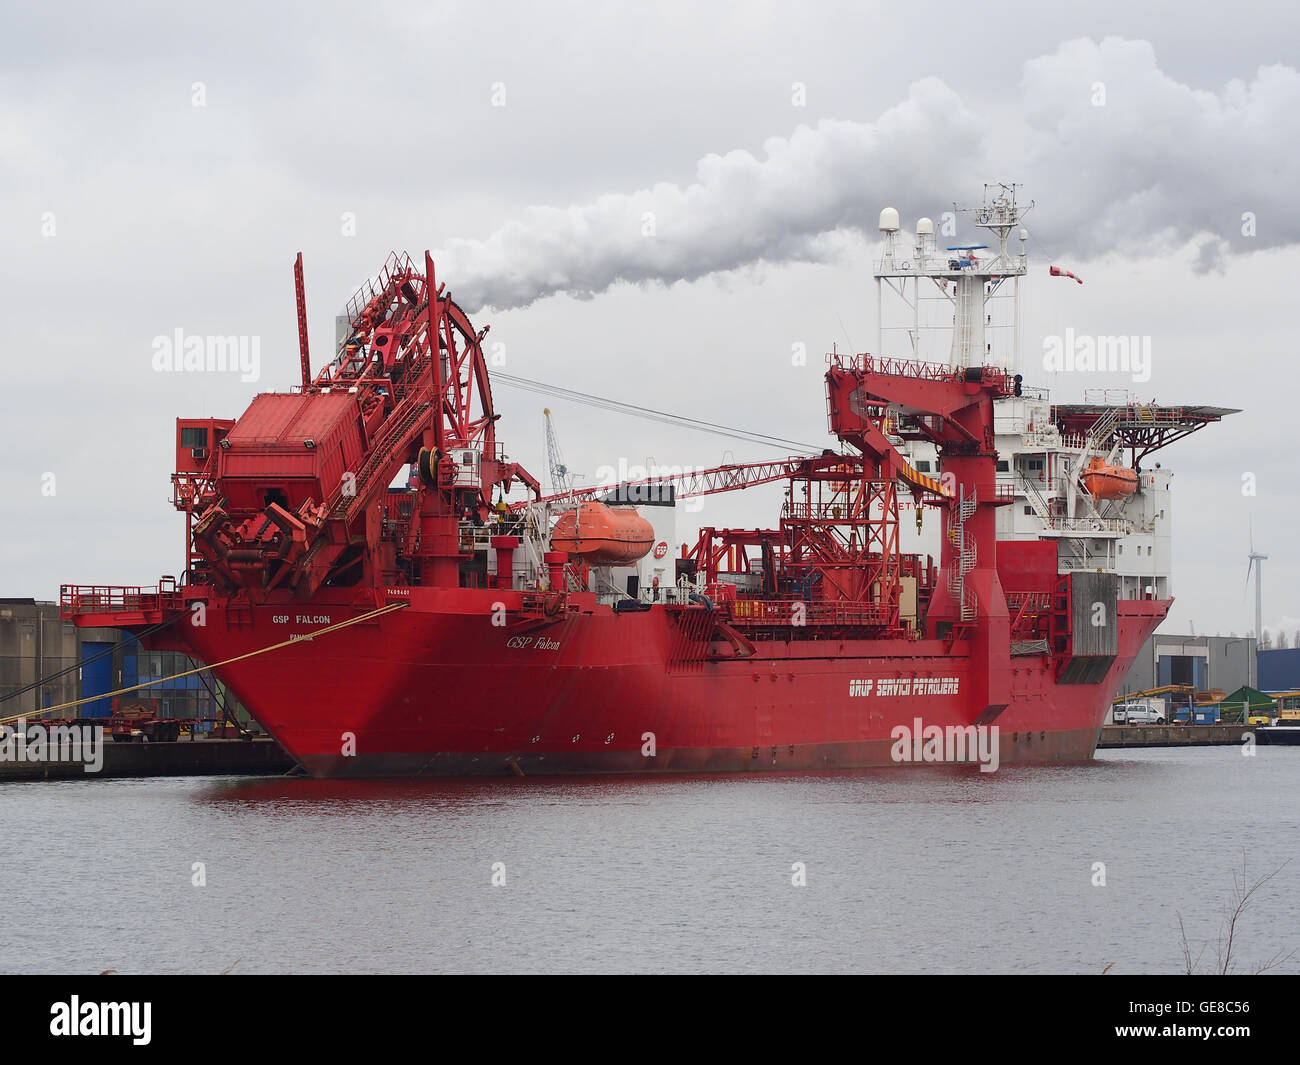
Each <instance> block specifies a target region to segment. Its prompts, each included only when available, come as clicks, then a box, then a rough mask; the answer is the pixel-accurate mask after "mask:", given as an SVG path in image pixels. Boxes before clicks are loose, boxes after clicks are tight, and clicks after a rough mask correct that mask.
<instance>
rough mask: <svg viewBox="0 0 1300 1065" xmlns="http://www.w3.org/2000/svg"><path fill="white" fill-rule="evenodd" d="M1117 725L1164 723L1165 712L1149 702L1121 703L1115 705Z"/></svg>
mask: <svg viewBox="0 0 1300 1065" xmlns="http://www.w3.org/2000/svg"><path fill="white" fill-rule="evenodd" d="M1114 716H1115V724H1117V725H1163V724H1164V723H1165V714H1164V711H1163V710H1157V709H1156V708H1155V707H1154V706H1151V705H1149V704H1148V703H1120V704H1119V706H1117V707H1115V715H1114Z"/></svg>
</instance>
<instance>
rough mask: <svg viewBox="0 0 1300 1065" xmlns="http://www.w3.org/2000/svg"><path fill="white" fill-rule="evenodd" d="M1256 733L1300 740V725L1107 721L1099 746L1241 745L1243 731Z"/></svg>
mask: <svg viewBox="0 0 1300 1065" xmlns="http://www.w3.org/2000/svg"><path fill="white" fill-rule="evenodd" d="M1247 732H1250V733H1253V734H1254V737H1255V742H1256V743H1257V744H1259V745H1260V746H1265V747H1269V746H1278V745H1292V744H1297V743H1300V728H1292V729H1288V728H1265V727H1263V726H1246V725H1106V726H1104V727H1103V728H1102V730H1101V740H1100V741H1099V742H1098V744H1097V748H1098V750H1101V749H1104V748H1111V747H1215V746H1220V745H1227V744H1236V745H1238V746H1240V744H1241V742H1242V736H1243V734H1245V733H1247Z"/></svg>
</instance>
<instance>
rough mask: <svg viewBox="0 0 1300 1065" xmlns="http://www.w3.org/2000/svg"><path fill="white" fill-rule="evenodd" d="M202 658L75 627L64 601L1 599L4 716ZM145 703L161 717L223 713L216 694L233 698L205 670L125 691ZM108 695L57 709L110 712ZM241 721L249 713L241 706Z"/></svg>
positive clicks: (165, 673)
mask: <svg viewBox="0 0 1300 1065" xmlns="http://www.w3.org/2000/svg"><path fill="white" fill-rule="evenodd" d="M197 664H198V663H196V662H195V660H194V659H192V658H190V657H189V656H188V655H184V654H179V653H177V652H173V651H149V650H146V649H144V648H143V647H141V646H140V645H139V643H138V641H136V639H135V638H134V637H132V636H131V635H130V634H129V633H126V632H123V631H122V630H120V629H111V628H78V627H77V626H76V625H73V624H72V622H71V621H65V620H63V619H62V618H61V617H60V616H59V604H58V603H51V602H39V601H37V600H35V599H0V717H13V716H14V715H16V714H22V713H27V714H35V713H37V712H38V711H42V710H46V709H48V708H49V707H52V706H61V705H62V704H64V703H70V702H75V701H76V700H78V699H82V698H87V697H91V696H95V695H99V694H103V693H107V692H112V691H116V690H118V689H120V688H131V687H134V686H135V685H137V684H143V683H145V682H148V681H152V680H160V679H162V678H163V677H171V676H173V675H174V674H177V673H184V672H186V671H188V670H191V669H194V668H195V666H196V665H197ZM122 699H123V700H125V701H132V702H137V703H143V704H144V705H145V706H147V707H149V708H150V709H152V710H154V712H155V713H156V714H157V715H158V716H159V717H165V718H170V719H176V718H180V719H195V718H197V719H202V720H219V719H220V718H221V716H222V714H221V711H220V702H219V700H228V702H229V705H230V707H231V709H232V710H233V711H237V712H239V711H241V710H242V708H240V707H239V706H238V703H237V702H236V700H235V699H234V698H233V697H232V696H230V695H229V693H227V692H226V691H225V690H224V689H223V688H221V687H220V686H219V685H218V684H217V682H216V681H214V680H212V679H210V678H209V677H207V675H206V674H195V675H194V676H190V677H181V678H179V679H177V680H170V681H166V682H164V683H162V684H158V685H153V686H151V687H148V688H145V689H143V690H141V691H140V692H138V693H132V694H130V695H126V696H122ZM113 709H114V707H113V701H112V700H111V699H109V698H103V699H95V700H94V701H93V702H89V703H85V704H83V705H82V706H80V707H74V708H69V709H68V710H66V711H63V712H61V713H60V716H64V717H78V716H80V717H107V716H109V715H110V714H111V713H112V712H113ZM239 720H240V721H246V720H247V715H246V714H244V713H242V712H239Z"/></svg>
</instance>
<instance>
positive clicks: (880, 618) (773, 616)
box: [728, 599, 890, 628]
mask: <svg viewBox="0 0 1300 1065" xmlns="http://www.w3.org/2000/svg"><path fill="white" fill-rule="evenodd" d="M728 611H729V613H730V615H731V620H732V621H733V622H734V623H736V624H738V625H752V626H778V627H785V626H792V627H795V628H798V627H800V626H802V625H817V626H822V625H840V626H844V625H885V624H888V622H889V613H890V612H889V608H888V607H885V606H881V605H879V604H876V603H852V602H848V601H847V600H832V601H828V602H809V601H807V600H804V599H737V600H736V601H735V602H732V603H729V604H728Z"/></svg>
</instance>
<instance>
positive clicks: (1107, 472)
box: [1079, 459, 1138, 499]
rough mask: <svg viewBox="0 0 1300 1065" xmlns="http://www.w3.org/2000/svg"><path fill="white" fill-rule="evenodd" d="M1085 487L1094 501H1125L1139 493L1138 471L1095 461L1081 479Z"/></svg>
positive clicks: (1098, 460) (1089, 464)
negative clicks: (1124, 499)
mask: <svg viewBox="0 0 1300 1065" xmlns="http://www.w3.org/2000/svg"><path fill="white" fill-rule="evenodd" d="M1079 479H1080V480H1081V481H1083V487H1084V488H1086V489H1087V490H1088V494H1089V495H1090V496H1092V498H1093V499H1123V498H1124V497H1125V496H1131V495H1132V494H1133V493H1134V492H1136V491H1137V486H1138V475H1137V471H1136V470H1130V469H1129V468H1128V467H1127V466H1111V465H1110V464H1109V463H1106V462H1102V461H1101V459H1093V460H1092V461H1091V462H1090V463H1088V468H1087V470H1085V471H1084V474H1083V476H1082V477H1081V478H1079Z"/></svg>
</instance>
